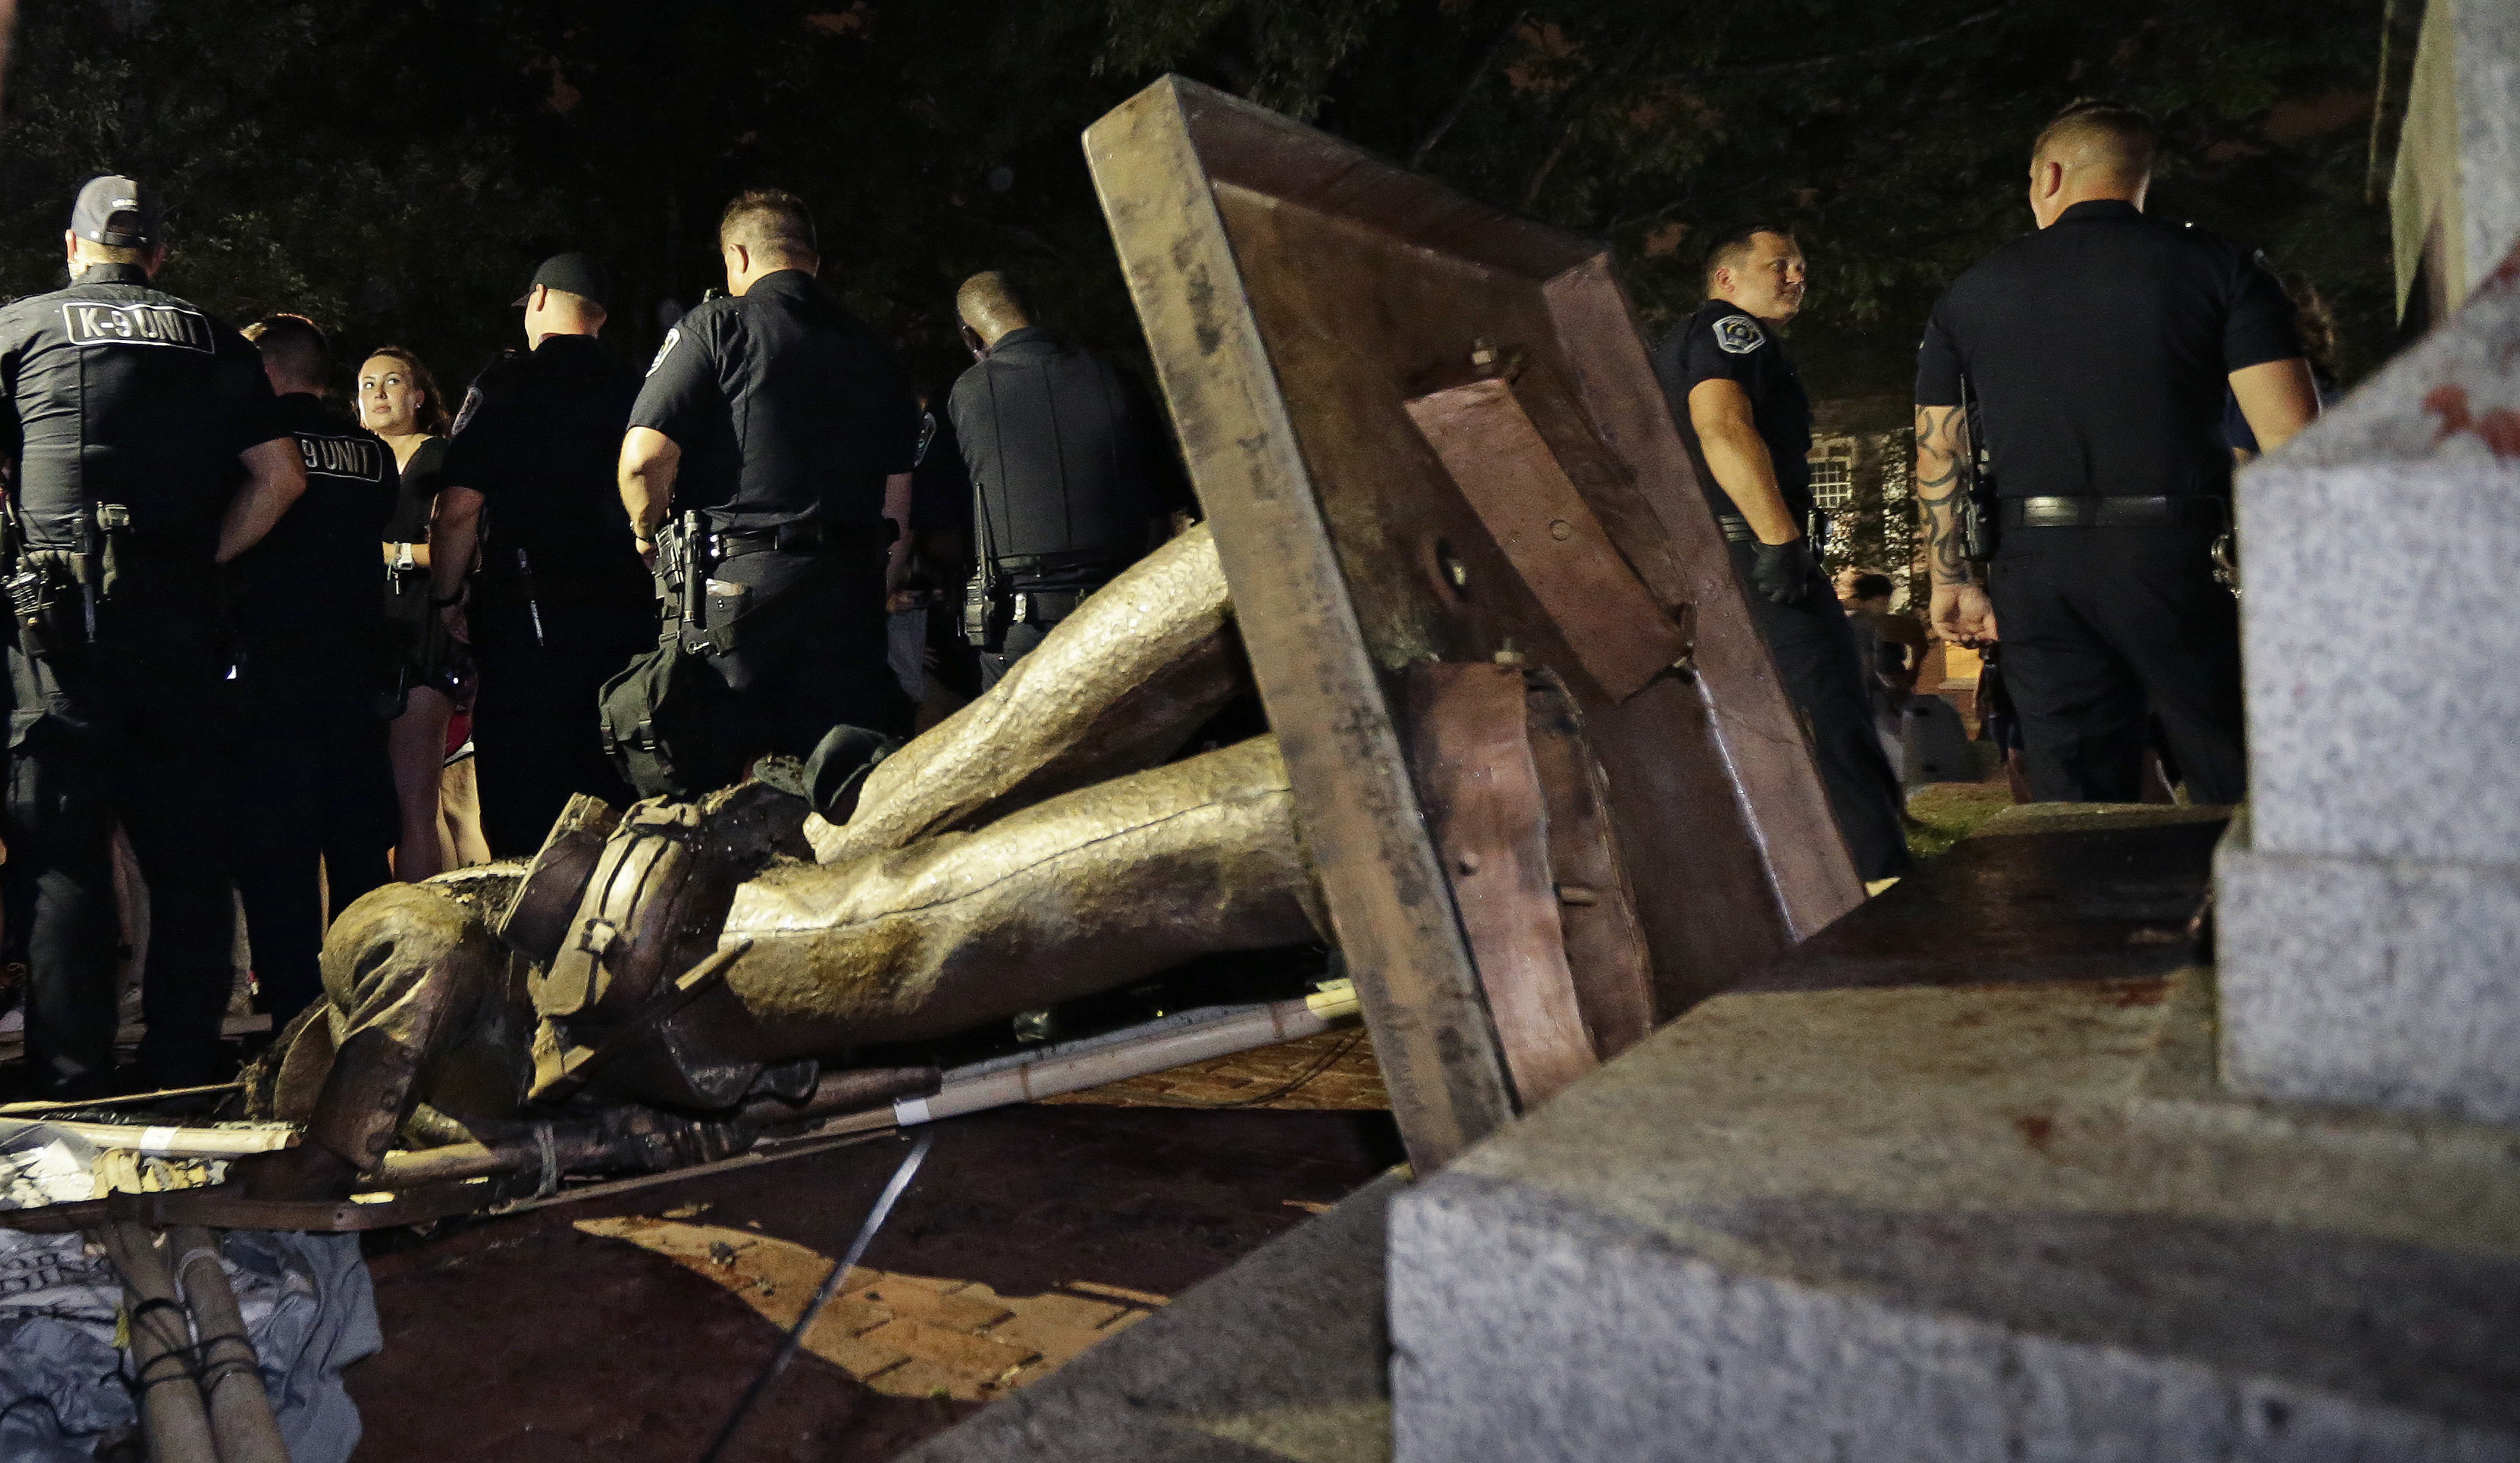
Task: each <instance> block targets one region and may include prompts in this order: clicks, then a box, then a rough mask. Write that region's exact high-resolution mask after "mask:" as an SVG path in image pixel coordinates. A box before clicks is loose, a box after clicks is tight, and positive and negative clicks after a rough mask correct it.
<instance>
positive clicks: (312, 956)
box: [231, 315, 398, 1030]
mask: <svg viewBox="0 0 2520 1463" xmlns="http://www.w3.org/2000/svg"><path fill="white" fill-rule="evenodd" d="M246 334H247V337H248V339H249V340H251V341H252V342H253V343H254V345H255V347H256V348H258V349H259V350H260V351H261V352H262V369H263V374H264V375H265V376H266V377H268V378H269V379H270V382H271V389H272V390H273V391H274V392H275V393H277V394H278V396H279V398H280V420H281V422H282V423H283V424H284V425H285V426H287V427H288V429H289V431H290V434H291V435H293V436H294V437H295V438H296V440H297V452H298V455H299V456H300V457H301V458H303V459H304V461H305V464H306V493H305V496H303V497H301V498H299V499H298V500H297V502H296V504H295V505H294V506H293V507H292V508H291V509H290V510H289V513H288V515H287V516H286V517H284V518H282V519H281V521H280V522H279V524H277V525H276V526H273V528H272V530H271V531H270V532H269V533H268V534H265V535H264V536H263V540H262V542H260V543H258V544H255V545H254V546H253V547H252V548H250V549H248V550H247V551H246V552H245V553H244V554H242V555H240V556H238V559H237V562H236V565H235V570H234V580H235V582H234V589H233V598H232V601H231V603H232V605H233V618H234V622H235V626H236V634H237V641H238V657H237V667H236V681H235V686H236V691H237V699H238V713H239V714H238V725H237V743H238V747H237V762H236V769H237V787H238V791H239V793H240V794H241V795H242V805H243V807H244V809H245V810H246V812H247V816H243V817H240V818H238V819H237V820H236V851H237V867H236V881H237V892H238V893H239V894H240V895H241V896H242V897H243V899H244V901H245V920H246V935H247V937H248V939H250V940H251V942H252V946H253V971H254V977H255V979H256V980H257V981H258V982H259V983H261V986H262V1001H263V1004H264V1006H265V1007H266V1008H267V1009H268V1010H269V1011H270V1012H271V1022H272V1028H273V1029H274V1030H278V1029H281V1028H284V1027H286V1026H287V1025H288V1024H289V1021H290V1019H291V1018H292V1017H293V1016H295V1015H296V1014H297V1013H298V1012H299V1011H301V1010H303V1009H304V1008H305V1007H307V1006H309V1005H311V1004H313V1003H314V1002H315V1001H316V1000H317V999H319V998H320V997H321V996H322V995H323V993H324V982H323V975H322V973H321V971H320V970H319V969H318V967H317V963H316V957H317V955H318V954H319V953H320V952H321V951H322V949H323V944H324V909H325V899H326V890H327V889H329V891H330V900H331V907H332V908H334V909H336V910H340V909H346V908H348V907H349V905H350V901H351V900H353V899H356V898H357V897H358V896H359V895H361V894H363V893H366V892H368V891H369V890H372V889H375V888H376V887H377V886H378V885H381V884H382V883H384V882H385V881H386V880H387V879H388V878H389V877H391V876H390V874H389V872H388V870H387V869H386V866H385V850H386V849H387V848H389V847H391V846H393V842H394V832H395V823H396V818H395V809H394V798H393V786H392V782H391V779H390V777H389V775H388V773H387V771H386V760H385V720H384V717H383V715H382V714H381V711H382V709H381V708H380V707H379V706H378V694H379V692H380V691H381V690H382V688H383V685H384V679H385V677H384V663H385V656H386V644H385V617H384V610H385V606H384V598H383V596H382V594H381V593H380V592H379V585H378V578H379V574H378V570H377V557H376V552H377V551H376V545H377V544H378V543H379V542H381V541H382V537H383V533H384V528H385V523H386V520H387V519H388V518H389V517H391V515H392V513H393V508H394V498H395V494H396V492H397V491H398V474H397V473H396V470H395V468H394V460H393V452H392V450H391V449H390V448H388V447H386V446H385V444H384V442H383V441H382V439H380V438H378V437H377V436H375V435H373V434H370V433H369V432H368V431H367V430H366V429H365V428H362V427H360V426H359V425H358V424H357V423H356V422H354V421H352V420H351V418H350V416H349V414H348V413H347V412H344V411H342V410H340V409H339V408H337V407H336V406H335V405H334V404H333V403H332V402H331V401H330V400H329V399H328V398H329V397H330V396H331V395H332V380H333V366H334V362H333V348H332V343H331V342H330V341H328V340H327V339H326V338H325V335H324V332H323V331H322V330H320V329H318V328H317V327H316V325H315V323H314V322H313V321H311V320H308V319H306V318H305V317H304V316H301V315H275V316H272V317H270V318H269V319H266V320H261V321H257V322H256V323H255V324H254V325H252V326H251V327H249V328H248V330H247V332H246Z"/></svg>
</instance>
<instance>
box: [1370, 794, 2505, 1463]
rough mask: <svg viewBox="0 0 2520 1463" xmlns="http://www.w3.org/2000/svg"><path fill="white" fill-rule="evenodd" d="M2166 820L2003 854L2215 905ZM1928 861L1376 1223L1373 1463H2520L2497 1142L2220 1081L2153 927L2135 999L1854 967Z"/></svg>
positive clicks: (2497, 1132)
mask: <svg viewBox="0 0 2520 1463" xmlns="http://www.w3.org/2000/svg"><path fill="white" fill-rule="evenodd" d="M2087 821H2089V820H2087ZM2095 821H2096V824H2097V825H2098V826H2100V827H2105V826H2106V823H2107V821H2108V820H2107V819H2106V818H2105V817H2103V818H2100V819H2097V820H2095ZM2176 832H2177V830H2176V829H2161V830H2153V831H2149V832H2147V831H2143V830H2136V831H2133V832H2129V833H2125V834H2117V835H2109V834H2103V833H2096V832H2093V831H2092V829H2091V828H2089V827H2085V828H2082V829H2081V830H2080V831H2077V832H2074V833H2070V834H2064V835H2048V834H2022V835H2016V836H2014V837H2010V838H2005V839H2003V840H2001V841H2000V845H2001V847H2000V851H2001V852H2003V855H2004V857H2003V866H2005V867H2013V868H2019V867H2023V866H2035V865H2038V864H2039V863H2040V861H2041V860H2042V858H2043V857H2046V856H2047V855H2045V854H2044V853H2043V852H2042V849H2041V847H2040V846H2041V845H2043V844H2044V843H2045V842H2046V841H2047V840H2048V839H2050V838H2058V837H2061V838H2080V839H2084V840H2086V841H2087V842H2086V843H2085V844H2083V845H2082V846H2081V851H2080V852H2078V853H2077V854H2076V855H2075V856H2074V858H2072V859H2069V860H2064V861H2062V862H2060V863H2056V864H2055V867H2056V870H2057V873H2056V878H2057V881H2058V887H2057V888H2055V889H2052V890H2050V891H2049V892H2048V894H2047V896H2046V900H2045V902H2046V903H2048V905H2051V906H2053V907H2055V908H2056V909H2057V910H2058V911H2059V916H2058V917H2059V918H2060V919H2061V918H2065V917H2066V916H2068V915H2073V914H2075V911H2076V910H2077V909H2078V908H2079V909H2080V910H2081V911H2083V913H2082V914H2081V915H2080V916H2079V918H2080V919H2081V923H2080V924H2079V925H2077V926H2076V929H2077V930H2078V931H2079V932H2080V933H2079V935H2078V938H2082V939H2085V940H2089V939H2090V938H2091V937H2093V933H2094V929H2095V926H2094V925H2093V919H2092V917H2091V915H2090V913H2089V911H2091V910H2093V909H2094V908H2100V909H2107V908H2123V909H2128V910H2138V909H2140V908H2143V907H2145V906H2146V905H2147V904H2150V905H2158V904H2161V903H2164V902H2166V901H2165V900H2163V899H2161V898H2160V897H2159V892H2160V888H2161V886H2162V885H2163V884H2164V882H2165V881H2170V880H2179V881H2183V882H2184V884H2185V886H2186V887H2187V888H2188V889H2189V890H2190V892H2191V894H2192V895H2201V893H2202V891H2203V887H2204V884H2205V880H2206V868H2205V860H2204V858H2203V856H2202V850H2201V848H2198V847H2196V846H2195V843H2194V841H2193V840H2189V841H2188V842H2187V843H2186V844H2184V845H2182V846H2181V847H2183V848H2187V849H2190V850H2192V851H2187V852H2184V853H2183V854H2182V855H2181V856H2180V858H2178V859H2166V858H2164V857H2161V856H2157V854H2147V853H2146V852H2145V849H2146V848H2147V847H2154V846H2157V841H2158V840H2159V839H2162V838H2166V837H2168V836H2170V835H2171V834H2174V833H2176ZM2147 840H2154V841H2156V843H2153V844H2148V843H2147V842H2146V841H2147ZM1991 842H1992V841H1991ZM1965 847H1966V845H1963V848H1965ZM1958 857H1959V855H1958V853H1955V854H1954V855H1951V858H1953V859H1954V860H1957V859H1958ZM2051 862H2052V860H2051ZM2174 863H2176V864H2179V865H2180V867H2177V868H2173V867H2170V865H2171V864H2174ZM2078 869H2079V871H2080V876H2081V881H2082V882H2080V883H2076V882H2073V876H2074V875H2075V874H2076V871H2077V870H2078ZM1939 872H1941V869H1940V866H1939V863H1938V867H1937V868H1935V869H1929V870H1928V871H1927V873H1926V874H1924V875H1922V876H1920V877H1919V878H1918V879H1912V880H1911V881H1910V882H1909V884H1906V885H1902V886H1901V887H1900V888H1899V889H1898V890H1895V891H1893V892H1890V893H1889V894H1886V895H1884V896H1883V897H1882V898H1880V899H1876V900H1874V901H1873V902H1872V904H1870V905H1868V906H1867V907H1866V908H1865V909H1864V910H1861V911H1858V912H1857V913H1856V914H1854V915H1851V916H1849V917H1848V919H1847V920H1845V921H1841V922H1840V924H1839V925H1838V926H1834V927H1832V928H1831V930H1830V931H1828V932H1824V933H1823V935H1822V936H1821V937H1818V938H1816V939H1815V940H1814V941H1812V942H1811V943H1810V944H1807V945H1806V946H1805V947H1804V951H1805V952H1810V953H1809V954H1805V953H1804V952H1798V953H1797V955H1796V956H1795V957H1792V958H1790V959H1789V960H1788V961H1787V962H1786V963H1785V965H1784V966H1783V967H1780V968H1779V972H1778V973H1772V975H1771V977H1769V978H1763V979H1762V981H1761V982H1760V983H1758V986H1757V988H1747V989H1744V990H1743V991H1740V992H1736V993H1734V994H1730V995H1726V996H1721V997H1718V998H1716V999H1714V1000H1711V1001H1709V1002H1707V1003H1705V1004H1704V1005H1702V1006H1700V1007H1698V1008H1697V1009H1696V1010H1694V1011H1692V1012H1690V1013H1689V1014H1688V1015H1687V1016H1685V1017H1683V1018H1682V1019H1681V1020H1679V1021H1678V1022H1675V1023H1674V1024H1672V1025H1671V1026H1670V1027H1667V1028H1665V1029H1663V1030H1662V1031H1660V1032H1658V1033H1656V1035H1654V1036H1653V1037H1652V1038H1650V1039H1649V1040H1647V1041H1646V1042H1645V1043H1643V1045H1641V1046H1639V1047H1638V1048H1636V1049H1635V1050H1633V1051H1631V1052H1630V1053H1629V1054H1628V1055H1626V1056H1624V1057H1622V1058H1621V1059H1620V1060H1618V1061H1616V1062H1614V1063H1612V1064H1610V1065H1609V1066H1607V1067H1605V1068H1603V1069H1602V1070H1601V1071H1599V1072H1598V1073H1596V1074H1593V1075H1592V1076H1591V1077H1588V1078H1587V1079H1585V1080H1584V1081H1582V1082H1580V1083H1578V1084H1576V1085H1575V1086H1574V1087H1572V1088H1570V1089H1569V1090H1568V1091H1567V1092H1566V1093H1564V1094H1563V1095H1562V1096H1560V1097H1559V1098H1558V1099H1557V1100H1556V1101H1555V1102H1553V1103H1552V1104H1551V1105H1550V1106H1549V1107H1548V1108H1546V1109H1544V1110H1543V1111H1541V1112H1540V1113H1538V1114H1536V1115H1534V1116H1532V1117H1531V1118H1528V1119H1526V1120H1524V1121H1522V1122H1521V1123H1520V1124H1518V1125H1516V1126H1515V1127H1514V1128H1512V1129H1510V1130H1508V1132H1506V1133H1505V1134H1502V1135H1501V1136H1500V1137H1498V1138H1497V1139H1495V1140H1492V1141H1491V1142H1489V1143H1487V1144H1484V1145H1482V1146H1480V1147H1479V1148H1477V1149H1474V1150H1472V1151H1471V1152H1470V1153H1469V1154H1467V1155H1465V1156H1464V1157H1463V1159H1462V1160H1460V1161H1459V1162H1457V1163H1456V1164H1454V1165H1453V1166H1451V1167H1449V1168H1447V1169H1446V1170H1444V1171H1443V1172H1441V1173H1438V1174H1435V1175H1433V1176H1432V1177H1430V1178H1428V1179H1426V1180H1424V1181H1423V1182H1421V1183H1420V1184H1418V1186H1417V1187H1416V1188H1415V1189H1413V1190H1411V1191H1410V1192H1408V1193H1405V1194H1403V1195H1401V1196H1400V1197H1399V1198H1398V1199H1397V1200H1396V1201H1395V1202H1394V1204H1393V1208H1392V1227H1391V1235H1390V1242H1389V1243H1390V1252H1391V1253H1390V1287H1391V1292H1390V1305H1391V1335H1392V1343H1393V1347H1394V1358H1393V1366H1392V1402H1393V1429H1394V1439H1395V1444H1396V1450H1395V1456H1396V1457H1397V1458H1398V1459H1400V1460H1402V1463H1435V1460H1444V1463H1452V1460H1457V1459H1463V1458H1477V1459H1481V1460H1520V1459H1566V1460H1570V1463H1572V1460H1587V1463H1589V1460H1594V1459H1601V1458H1622V1459H1626V1458H1654V1459H1660V1458H1669V1459H1675V1460H1678V1459H1690V1460H1764V1459H1778V1460H1783V1459H1793V1460H1809V1459H1830V1458H1861V1459H1865V1460H1867V1463H1890V1460H1910V1459H1913V1460H1918V1463H1924V1460H1934V1463H1949V1460H1975V1459H1985V1460H1988V1463H1995V1460H2011V1459H2019V1458H2034V1459H2126V1460H2138V1459H2144V1460H2151V1459H2216V1460H2227V1459H2248V1460H2266V1463H2273V1460H2296V1459H2297V1460H2302V1463H2309V1460H2314V1459H2316V1460H2332V1459H2372V1460H2379V1459H2392V1460H2395V1459H2423V1458H2456V1459H2489V1458H2491V1459H2520V1132H2514V1131H2511V1130H2507V1129H2488V1128H2480V1127H2475V1126H2470V1125H2465V1124H2460V1123H2454V1122H2449V1121H2445V1120H2424V1119H2412V1118H2376V1119H2375V1118H2371V1117H2367V1116H2360V1115H2353V1114H2345V1113H2339V1112H2336V1111H2334V1110H2328V1109H2306V1108H2298V1107H2291V1106H2286V1105H2281V1104H2274V1103H2269V1102H2264V1101H2259V1100H2254V1099H2249V1098H2243V1097H2234V1096H2230V1095H2227V1094H2225V1093H2224V1092H2222V1091H2221V1090H2220V1089H2219V1087H2218V1086H2217V1084H2216V1081H2215V1078H2214V1047H2215V1036H2214V1031H2213V1009H2214V1008H2213V997H2212V991H2211V974H2210V972H2209V971H2207V970H2205V969H2203V968H2201V967H2190V968H2187V969H2183V970H2180V971H2177V972H2174V973H2172V974H2169V975H2166V976H2165V975H2162V974H2159V973H2158V972H2157V971H2145V968H2144V963H2143V961H2144V960H2145V959H2149V958H2151V957H2153V956H2157V955H2158V954H2159V952H2160V951H2161V950H2163V949H2164V948H2166V947H2167V948H2175V946H2165V945H2164V943H2163V941H2164V939H2165V937H2166V932H2168V931H2175V930H2176V928H2177V927H2176V926H2175V925H2171V924H2169V923H2168V922H2167V921H2166V920H2163V919H2162V918H2161V917H2160V916H2159V915H2158V914H2154V915H2151V916H2149V917H2142V918H2138V917H2135V916H2129V917H2128V923H2127V928H2126V929H2125V930H2124V931H2123V932H2122V936H2121V942H2120V948H2121V949H2123V950H2125V951H2126V952H2127V955H2128V957H2129V968H2130V969H2132V970H2136V971H2139V972H2143V973H2140V974H2135V975H2131V976H2128V977H2125V978H2121V979H2087V978H2081V977H2076V978H2064V979H2047V980H2033V981H2021V980H2013V981H2006V980H2005V979H2004V972H2003V969H2001V968H1999V967H1981V968H1978V969H1974V970H1972V969H1966V968H1964V967H1962V968H1958V969H1950V970H1947V973H1946V974H1945V975H1944V976H1943V977H1942V978H1941V979H1940V980H1931V981H1929V980H1918V979H1902V980H1899V981H1896V982H1889V981H1875V980H1869V979H1868V978H1867V977H1866V976H1865V974H1864V972H1863V970H1862V969H1861V966H1862V964H1863V962H1862V961H1861V960H1860V959H1858V958H1857V953H1856V952H1859V951H1860V950H1861V949H1862V948H1864V945H1865V941H1864V940H1863V939H1861V938H1858V936H1860V935H1861V933H1862V931H1861V929H1860V928H1858V927H1859V926H1860V925H1861V924H1862V923H1863V922H1867V921H1874V922H1885V921H1886V922H1887V923H1888V924H1890V925H1893V926H1895V925H1897V924H1898V923H1899V918H1898V917H1899V909H1898V907H1897V906H1898V901H1900V900H1902V899H1903V897H1904V898H1910V899H1916V898H1928V897H1930V895H1931V890H1930V886H1931V884H1932V883H1933V882H1934V881H1935V879H1936V877H1937V874H1938V873H1939ZM1990 877H1992V876H1990ZM1912 886H1915V888H1913V889H1912ZM2138 894H2141V895H2142V897H2137V896H2138ZM1898 943H1899V941H1896V940H1888V941H1884V942H1883V946H1884V949H1885V956H1884V958H1885V959H1886V958H1889V956H1888V954H1887V953H1886V951H1887V950H1888V949H1889V948H1890V947H1892V946H1895V945H1897V944H1898ZM1815 946H1824V947H1827V948H1823V949H1817V950H1816V949H1815V948H1814V947H1815ZM1955 948H1958V947H1957V946H1956V947H1955ZM2138 956H2140V957H2143V959H2138ZM1805 960H1811V961H1825V962H1826V968H1827V969H1829V970H1831V971H1833V972H1834V973H1835V974H1834V975H1832V976H1831V978H1830V979H1828V980H1825V981H1798V980H1796V979H1793V978H1792V968H1793V967H1794V966H1795V965H1796V963H1797V962H1798V961H1805ZM1954 965H1956V966H1957V965H1959V962H1957V961H1956V962H1954ZM1780 975H1781V976H1782V977H1783V978H1782V979H1779V978H1778V976H1780Z"/></svg>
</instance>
